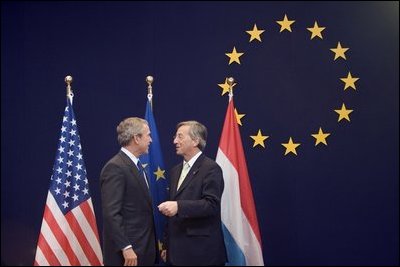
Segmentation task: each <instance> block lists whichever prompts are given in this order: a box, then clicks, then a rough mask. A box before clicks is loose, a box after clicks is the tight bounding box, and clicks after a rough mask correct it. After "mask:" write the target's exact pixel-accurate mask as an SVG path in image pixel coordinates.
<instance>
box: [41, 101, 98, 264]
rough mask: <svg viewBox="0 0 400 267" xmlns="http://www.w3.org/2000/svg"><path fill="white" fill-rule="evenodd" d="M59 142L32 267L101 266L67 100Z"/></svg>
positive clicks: (80, 154) (80, 152)
mask: <svg viewBox="0 0 400 267" xmlns="http://www.w3.org/2000/svg"><path fill="white" fill-rule="evenodd" d="M71 100H72V99H71ZM59 140H60V141H59V145H58V149H57V153H56V159H55V162H54V167H53V174H52V176H51V181H50V188H49V191H48V193H47V200H46V206H45V210H44V215H43V220H42V227H41V230H40V234H39V240H38V244H37V249H36V257H35V262H34V265H36V266H42V265H53V266H54V265H63V266H65V265H67V266H68V265H70V266H76V265H102V264H103V257H102V252H101V247H100V241H99V235H98V231H97V224H96V217H95V214H94V209H93V204H92V199H91V197H90V194H89V183H88V179H87V174H86V168H85V163H84V161H83V156H82V147H81V142H80V138H79V134H78V127H77V123H76V120H75V115H74V111H73V109H72V104H71V101H70V98H67V106H66V107H65V113H64V117H63V121H62V126H61V136H60V139H59Z"/></svg>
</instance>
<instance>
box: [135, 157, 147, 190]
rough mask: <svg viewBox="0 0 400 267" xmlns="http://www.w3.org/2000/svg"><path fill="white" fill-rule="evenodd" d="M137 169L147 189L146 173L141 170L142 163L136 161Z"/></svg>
mask: <svg viewBox="0 0 400 267" xmlns="http://www.w3.org/2000/svg"><path fill="white" fill-rule="evenodd" d="M137 167H138V170H139V173H140V175H141V176H142V177H143V178H144V179H145V182H146V185H147V187H149V181H148V180H147V175H146V171H145V170H144V169H143V166H142V163H141V162H140V160H138V163H137Z"/></svg>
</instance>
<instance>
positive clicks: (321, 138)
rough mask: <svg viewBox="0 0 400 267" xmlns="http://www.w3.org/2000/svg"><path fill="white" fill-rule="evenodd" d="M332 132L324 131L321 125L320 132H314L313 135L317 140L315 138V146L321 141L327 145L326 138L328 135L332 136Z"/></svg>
mask: <svg viewBox="0 0 400 267" xmlns="http://www.w3.org/2000/svg"><path fill="white" fill-rule="evenodd" d="M330 135H331V134H330V133H324V132H323V131H322V129H321V127H319V131H318V133H317V134H312V137H314V138H315V139H316V140H315V146H317V145H318V144H319V143H323V144H325V145H328V144H327V143H326V138H327V137H328V136H330Z"/></svg>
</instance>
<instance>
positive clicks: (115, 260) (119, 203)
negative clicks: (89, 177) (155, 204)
mask: <svg viewBox="0 0 400 267" xmlns="http://www.w3.org/2000/svg"><path fill="white" fill-rule="evenodd" d="M100 183H101V200H102V208H103V220H104V221H103V254H104V264H105V265H123V263H124V259H123V256H122V249H123V248H125V247H126V246H128V245H132V248H133V250H134V251H135V253H136V255H137V257H138V264H139V265H153V264H154V262H155V259H156V242H155V232H154V220H153V208H152V200H151V197H150V191H149V189H148V188H147V185H146V182H145V180H144V178H143V176H142V175H140V174H139V171H138V169H137V167H136V165H135V164H134V163H133V162H132V160H131V159H130V158H129V157H128V156H127V155H126V154H125V153H124V152H122V151H120V152H119V153H118V154H117V155H115V156H114V157H113V158H112V159H111V160H110V161H109V162H107V164H106V165H105V166H104V168H103V170H102V171H101V175H100Z"/></svg>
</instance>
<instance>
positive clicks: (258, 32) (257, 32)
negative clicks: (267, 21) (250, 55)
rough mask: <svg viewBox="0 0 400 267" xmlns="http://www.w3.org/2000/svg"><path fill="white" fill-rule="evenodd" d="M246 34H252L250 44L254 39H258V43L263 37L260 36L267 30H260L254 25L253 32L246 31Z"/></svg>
mask: <svg viewBox="0 0 400 267" xmlns="http://www.w3.org/2000/svg"><path fill="white" fill-rule="evenodd" d="M246 32H247V33H248V34H250V41H249V42H251V41H253V40H254V39H257V40H258V41H260V42H261V37H260V35H261V34H262V33H263V32H265V30H259V29H257V25H256V24H254V27H253V30H251V31H246Z"/></svg>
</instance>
